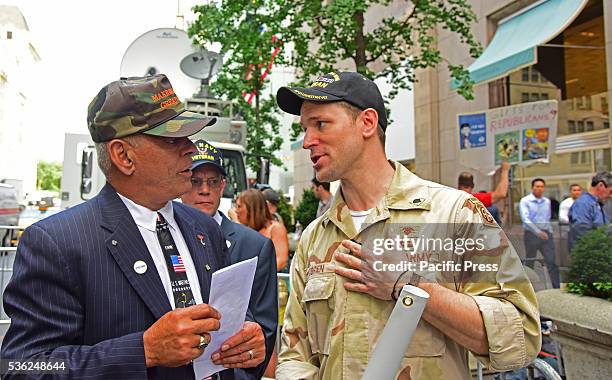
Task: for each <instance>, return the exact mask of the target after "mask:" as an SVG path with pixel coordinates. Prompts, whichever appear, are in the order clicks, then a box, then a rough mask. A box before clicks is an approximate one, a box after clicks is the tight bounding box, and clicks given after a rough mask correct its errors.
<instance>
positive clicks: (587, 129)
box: [585, 121, 594, 132]
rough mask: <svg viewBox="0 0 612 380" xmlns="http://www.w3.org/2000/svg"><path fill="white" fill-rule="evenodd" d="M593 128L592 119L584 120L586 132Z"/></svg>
mask: <svg viewBox="0 0 612 380" xmlns="http://www.w3.org/2000/svg"><path fill="white" fill-rule="evenodd" d="M593 129H594V128H593V122H592V121H587V122H586V129H585V130H586V131H587V132H588V131H592V130H593Z"/></svg>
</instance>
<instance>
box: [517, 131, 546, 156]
mask: <svg viewBox="0 0 612 380" xmlns="http://www.w3.org/2000/svg"><path fill="white" fill-rule="evenodd" d="M547 157H548V128H538V129H533V128H529V129H524V130H523V156H522V160H523V161H529V160H537V159H540V158H547Z"/></svg>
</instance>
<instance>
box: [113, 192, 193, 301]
mask: <svg viewBox="0 0 612 380" xmlns="http://www.w3.org/2000/svg"><path fill="white" fill-rule="evenodd" d="M117 195H119V198H121V200H122V201H123V203H124V204H125V207H127V209H128V211H129V212H130V214H131V215H132V218H133V219H134V222H135V223H136V225H137V226H138V231H140V235H142V239H143V240H144V242H145V244H146V245H147V248H148V249H149V253H150V254H151V258H152V259H153V262H154V263H155V269H157V273H159V278H161V282H162V284H163V285H164V290H165V291H166V295H167V296H168V300H169V301H170V305H172V308H173V309H174V308H175V307H176V306H175V305H174V296H173V295H172V286H171V285H170V274H168V265H167V264H166V258H165V257H164V253H163V252H162V249H161V245H160V244H159V240H158V238H157V231H156V230H155V225H156V223H157V211H152V210H149V209H148V208H146V207H144V206H141V205H139V204H136V203H134V202H133V201H132V200H130V199H128V198H126V197H124V196H123V195H121V194H119V193H117ZM158 211H159V212H160V213H161V214H162V216H163V217H164V219H166V222H167V223H168V226H170V234H171V235H172V239H174V244H175V245H176V249H177V250H178V252H179V254H180V255H181V258H182V259H183V264H184V265H185V270H186V272H187V279H188V280H189V286H190V287H191V293H192V294H193V297H194V299H195V301H196V303H198V304H200V303H202V293H201V290H200V281H199V280H198V273H197V272H196V270H195V265H194V263H193V260H192V259H191V254H190V253H189V249H188V248H187V244H186V243H185V239H183V234H182V233H181V230H180V229H179V227H178V224H177V223H176V220H174V209H173V208H172V201H169V202H168V203H166V205H165V206H164V207H163V208H162V209H160V210H158ZM149 269H151V268H149Z"/></svg>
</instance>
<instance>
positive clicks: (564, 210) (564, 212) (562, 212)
mask: <svg viewBox="0 0 612 380" xmlns="http://www.w3.org/2000/svg"><path fill="white" fill-rule="evenodd" d="M573 204H574V198H572V197H569V198H566V199H564V200H563V201H562V202H561V204H560V205H559V223H565V224H569V210H570V207H572V205H573Z"/></svg>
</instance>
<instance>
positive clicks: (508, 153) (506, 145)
mask: <svg viewBox="0 0 612 380" xmlns="http://www.w3.org/2000/svg"><path fill="white" fill-rule="evenodd" d="M519 141H520V132H519V131H513V132H506V133H498V134H496V135H495V165H500V164H501V163H502V161H503V160H506V161H508V162H509V163H511V164H515V163H517V162H519V154H520V150H519Z"/></svg>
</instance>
